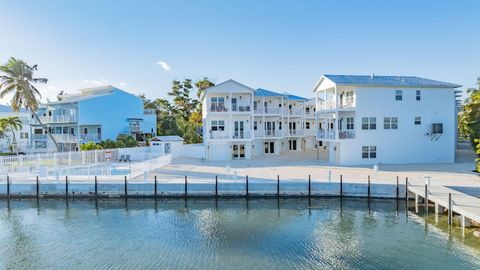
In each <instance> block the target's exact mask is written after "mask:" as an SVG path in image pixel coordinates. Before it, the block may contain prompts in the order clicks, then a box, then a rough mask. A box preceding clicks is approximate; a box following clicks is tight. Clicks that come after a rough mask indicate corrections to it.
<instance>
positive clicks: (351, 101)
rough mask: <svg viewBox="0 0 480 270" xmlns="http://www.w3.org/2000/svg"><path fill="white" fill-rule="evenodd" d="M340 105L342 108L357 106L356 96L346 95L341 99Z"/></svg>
mask: <svg viewBox="0 0 480 270" xmlns="http://www.w3.org/2000/svg"><path fill="white" fill-rule="evenodd" d="M340 107H341V108H354V107H355V98H354V97H346V98H341V99H340Z"/></svg>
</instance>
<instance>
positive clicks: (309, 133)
mask: <svg viewBox="0 0 480 270" xmlns="http://www.w3.org/2000/svg"><path fill="white" fill-rule="evenodd" d="M305 135H307V136H315V129H313V128H309V129H305Z"/></svg>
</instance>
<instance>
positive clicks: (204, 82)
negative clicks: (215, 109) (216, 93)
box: [195, 77, 215, 98]
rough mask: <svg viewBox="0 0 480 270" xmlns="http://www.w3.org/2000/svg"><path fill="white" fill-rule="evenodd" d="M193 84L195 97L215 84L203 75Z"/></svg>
mask: <svg viewBox="0 0 480 270" xmlns="http://www.w3.org/2000/svg"><path fill="white" fill-rule="evenodd" d="M195 86H196V87H197V98H200V96H201V95H202V93H203V92H205V90H206V89H207V88H210V87H212V86H215V84H214V83H213V82H211V81H210V80H209V79H208V78H207V77H203V79H201V80H198V81H197V82H196V83H195Z"/></svg>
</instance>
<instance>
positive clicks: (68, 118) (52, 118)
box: [32, 114, 77, 124]
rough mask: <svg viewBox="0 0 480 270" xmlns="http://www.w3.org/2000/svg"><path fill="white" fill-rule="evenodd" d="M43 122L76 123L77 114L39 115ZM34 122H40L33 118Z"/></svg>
mask: <svg viewBox="0 0 480 270" xmlns="http://www.w3.org/2000/svg"><path fill="white" fill-rule="evenodd" d="M39 118H40V121H42V124H51V123H75V122H77V116H76V115H71V114H57V115H47V116H39ZM32 123H33V124H39V123H38V121H37V119H36V118H34V119H33V120H32Z"/></svg>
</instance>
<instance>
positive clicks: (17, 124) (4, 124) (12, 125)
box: [0, 116, 23, 156]
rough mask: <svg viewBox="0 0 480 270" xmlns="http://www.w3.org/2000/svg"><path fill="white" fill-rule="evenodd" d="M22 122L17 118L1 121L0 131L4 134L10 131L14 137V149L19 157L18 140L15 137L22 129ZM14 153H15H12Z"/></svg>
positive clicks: (2, 119)
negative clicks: (16, 132) (17, 131)
mask: <svg viewBox="0 0 480 270" xmlns="http://www.w3.org/2000/svg"><path fill="white" fill-rule="evenodd" d="M22 127H23V125H22V121H21V120H20V118H18V117H16V116H10V117H6V118H1V119H0V129H1V130H3V131H4V132H5V131H7V130H10V131H11V132H12V136H13V149H15V153H16V154H17V156H18V147H17V138H16V137H15V131H16V130H19V129H22ZM12 152H13V151H12Z"/></svg>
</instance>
